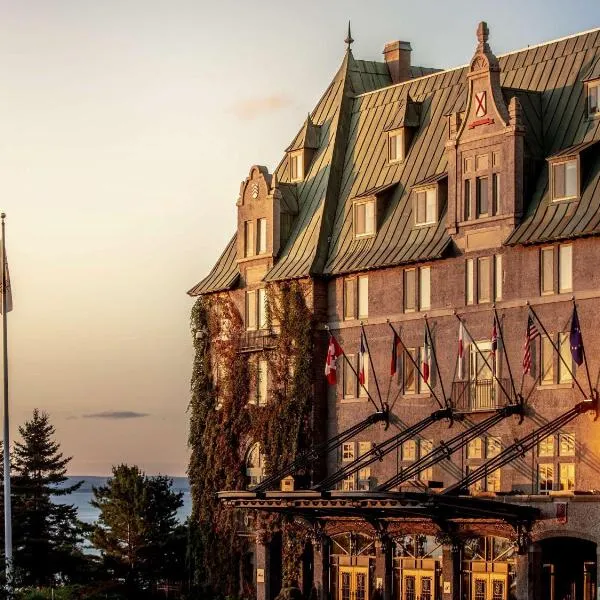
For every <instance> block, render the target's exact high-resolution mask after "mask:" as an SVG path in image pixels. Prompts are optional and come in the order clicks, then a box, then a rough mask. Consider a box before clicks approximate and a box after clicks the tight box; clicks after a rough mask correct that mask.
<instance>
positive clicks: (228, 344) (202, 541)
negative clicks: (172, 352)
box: [188, 282, 313, 594]
mask: <svg viewBox="0 0 600 600" xmlns="http://www.w3.org/2000/svg"><path fill="white" fill-rule="evenodd" d="M305 295H306V290H305V289H304V288H303V286H302V285H301V284H300V283H298V282H286V283H283V284H280V285H272V286H270V287H269V290H268V298H269V302H268V321H269V325H270V326H272V327H276V328H277V330H278V336H277V342H276V347H275V348H274V349H273V350H271V351H265V352H264V354H263V356H264V357H265V358H266V360H267V362H268V364H269V373H270V386H271V389H270V393H269V401H268V406H267V407H262V406H257V405H256V404H252V403H249V399H250V390H251V389H252V388H253V387H254V385H256V380H255V377H256V375H255V373H256V369H254V368H253V366H254V363H253V361H254V360H256V359H257V358H258V357H257V356H254V357H252V358H249V357H248V354H244V353H241V352H239V350H240V341H241V337H242V334H243V324H242V319H241V315H240V314H239V311H238V310H237V308H236V307H235V305H234V304H233V302H232V300H231V298H230V297H229V296H228V295H226V294H223V295H220V296H213V297H210V298H208V297H200V298H199V299H198V301H197V302H196V304H195V305H194V308H193V309H192V318H191V332H192V339H193V340H194V348H195V351H196V353H195V358H194V363H193V370H192V380H191V392H192V398H191V401H190V408H189V411H190V434H189V445H190V449H191V456H190V463H189V467H188V475H189V479H190V488H191V493H192V517H191V531H190V536H191V542H190V545H189V553H190V562H191V566H192V569H193V571H194V573H195V579H196V582H197V583H200V582H204V581H206V582H208V583H209V586H210V588H211V589H212V590H213V591H220V592H221V593H224V594H236V593H237V592H238V591H239V587H240V586H239V579H238V574H239V559H240V555H241V553H242V552H243V551H244V549H245V547H244V539H245V538H243V537H240V536H239V535H238V534H239V533H240V532H241V530H242V529H243V525H242V524H241V515H240V514H239V513H237V512H235V511H232V510H230V509H226V508H225V507H223V505H222V504H221V503H219V501H218V499H217V497H216V492H217V491H219V490H223V489H243V488H244V487H245V485H246V477H245V471H244V467H245V456H246V451H247V449H248V448H249V447H250V445H251V444H252V443H253V442H256V441H258V442H260V444H261V448H262V449H263V452H264V454H265V458H266V465H267V473H269V472H273V471H275V470H278V469H279V468H281V467H282V466H283V465H285V464H287V463H288V462H290V461H291V460H293V459H294V458H295V457H296V456H297V454H298V453H299V452H301V451H302V450H303V449H305V448H307V447H308V446H309V445H310V444H311V440H312V421H313V419H312V407H313V362H312V361H313V358H312V357H313V348H312V345H313V320H312V313H311V311H310V309H309V308H308V306H307V304H306V300H305ZM198 334H199V335H198ZM215 361H219V365H218V368H217V365H215V364H214V362H215ZM216 372H218V377H216V376H215V373H216ZM261 528H263V529H267V530H270V531H273V530H275V529H283V534H284V545H283V547H284V580H285V581H293V580H295V579H297V577H298V573H297V571H298V565H299V564H300V563H299V560H298V558H299V555H300V553H301V550H302V544H298V543H295V542H294V539H293V537H294V536H287V535H286V527H285V526H283V524H282V523H281V522H280V521H279V520H277V519H269V520H265V519H263V520H262V521H261ZM248 591H249V590H248Z"/></svg>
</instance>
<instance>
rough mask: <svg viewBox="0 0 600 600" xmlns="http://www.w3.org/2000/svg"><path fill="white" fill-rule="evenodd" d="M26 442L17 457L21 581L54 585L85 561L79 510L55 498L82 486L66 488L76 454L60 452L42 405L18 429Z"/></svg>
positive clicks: (15, 543)
mask: <svg viewBox="0 0 600 600" xmlns="http://www.w3.org/2000/svg"><path fill="white" fill-rule="evenodd" d="M19 433H20V434H21V437H22V440H21V441H18V442H16V443H15V447H14V452H13V457H12V469H13V477H12V481H13V483H12V492H13V547H14V560H15V567H16V576H17V580H18V581H19V583H20V584H21V585H35V586H41V585H49V584H52V583H53V582H55V581H56V580H57V579H60V580H62V581H65V580H66V581H69V580H72V579H74V578H76V576H77V574H78V573H80V572H81V567H82V564H83V563H84V562H85V561H84V557H83V555H82V552H81V542H82V541H83V526H82V524H81V523H80V522H79V521H78V519H77V509H76V508H75V506H73V505H70V504H61V503H58V502H56V501H55V500H53V498H58V497H62V496H67V495H68V494H71V493H72V492H74V491H76V490H77V489H79V487H80V486H81V484H82V483H83V482H79V483H77V484H75V485H72V486H68V487H65V486H63V485H62V484H64V482H65V481H67V476H66V473H67V465H68V464H69V462H70V460H71V457H65V456H63V454H62V453H61V452H60V444H59V443H58V442H56V441H55V440H54V439H53V438H54V434H55V429H54V427H53V426H52V425H51V424H50V420H49V416H48V414H47V413H45V412H40V411H39V410H38V409H37V408H36V409H35V410H34V411H33V416H32V418H31V420H30V421H27V422H26V423H25V424H24V425H22V426H21V427H19Z"/></svg>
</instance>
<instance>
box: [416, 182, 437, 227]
mask: <svg viewBox="0 0 600 600" xmlns="http://www.w3.org/2000/svg"><path fill="white" fill-rule="evenodd" d="M414 212H415V225H430V224H432V223H436V222H437V220H438V214H437V213H438V203H437V186H432V187H428V188H425V189H419V190H417V191H416V192H415V204H414Z"/></svg>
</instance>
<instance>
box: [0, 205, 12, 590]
mask: <svg viewBox="0 0 600 600" xmlns="http://www.w3.org/2000/svg"><path fill="white" fill-rule="evenodd" d="M0 218H1V219H2V347H3V358H4V444H3V448H4V558H5V561H6V590H7V592H8V596H9V597H11V596H12V586H13V580H12V579H13V577H12V576H13V544H12V514H11V513H12V510H11V498H10V439H9V420H8V335H7V328H6V321H7V319H6V312H7V308H8V306H7V297H8V290H7V289H6V286H7V285H8V281H7V277H6V274H7V268H6V238H5V232H4V219H5V218H6V214H5V213H2V214H0Z"/></svg>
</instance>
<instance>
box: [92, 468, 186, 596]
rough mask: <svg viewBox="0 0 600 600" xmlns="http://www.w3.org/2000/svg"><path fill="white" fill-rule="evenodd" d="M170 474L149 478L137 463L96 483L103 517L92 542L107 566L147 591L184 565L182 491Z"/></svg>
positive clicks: (96, 503) (97, 502)
mask: <svg viewBox="0 0 600 600" xmlns="http://www.w3.org/2000/svg"><path fill="white" fill-rule="evenodd" d="M172 484H173V482H172V480H171V479H170V478H168V477H164V476H161V475H159V476H156V477H148V476H147V475H146V474H145V473H143V472H142V471H141V470H140V469H139V468H138V467H136V466H128V465H125V464H122V465H119V466H117V467H113V470H112V477H111V478H110V479H109V480H108V481H107V483H106V485H104V486H100V487H97V488H93V493H94V499H93V500H92V502H91V504H92V506H94V507H96V508H97V509H99V511H100V516H99V519H98V522H97V524H96V525H95V527H94V530H93V533H92V538H91V539H92V543H93V544H94V546H96V548H98V549H99V550H100V551H101V552H102V556H103V558H104V561H105V564H106V566H107V567H108V568H109V569H110V571H111V572H112V573H114V576H115V577H117V578H120V579H123V580H124V581H125V583H126V586H127V588H128V589H129V590H131V591H132V593H133V591H134V590H146V589H149V588H150V587H151V585H152V584H153V583H155V582H156V581H158V580H161V579H166V578H168V577H169V576H172V574H173V572H174V571H177V570H178V569H180V567H181V565H180V564H179V563H180V562H181V560H180V558H179V557H180V556H181V555H182V554H183V552H182V551H178V549H179V548H180V546H181V540H182V538H183V537H184V536H183V535H182V533H181V530H180V528H178V526H177V518H176V513H177V509H178V508H179V507H181V506H182V504H183V502H182V499H181V498H182V494H181V493H180V492H175V491H173V489H172Z"/></svg>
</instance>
